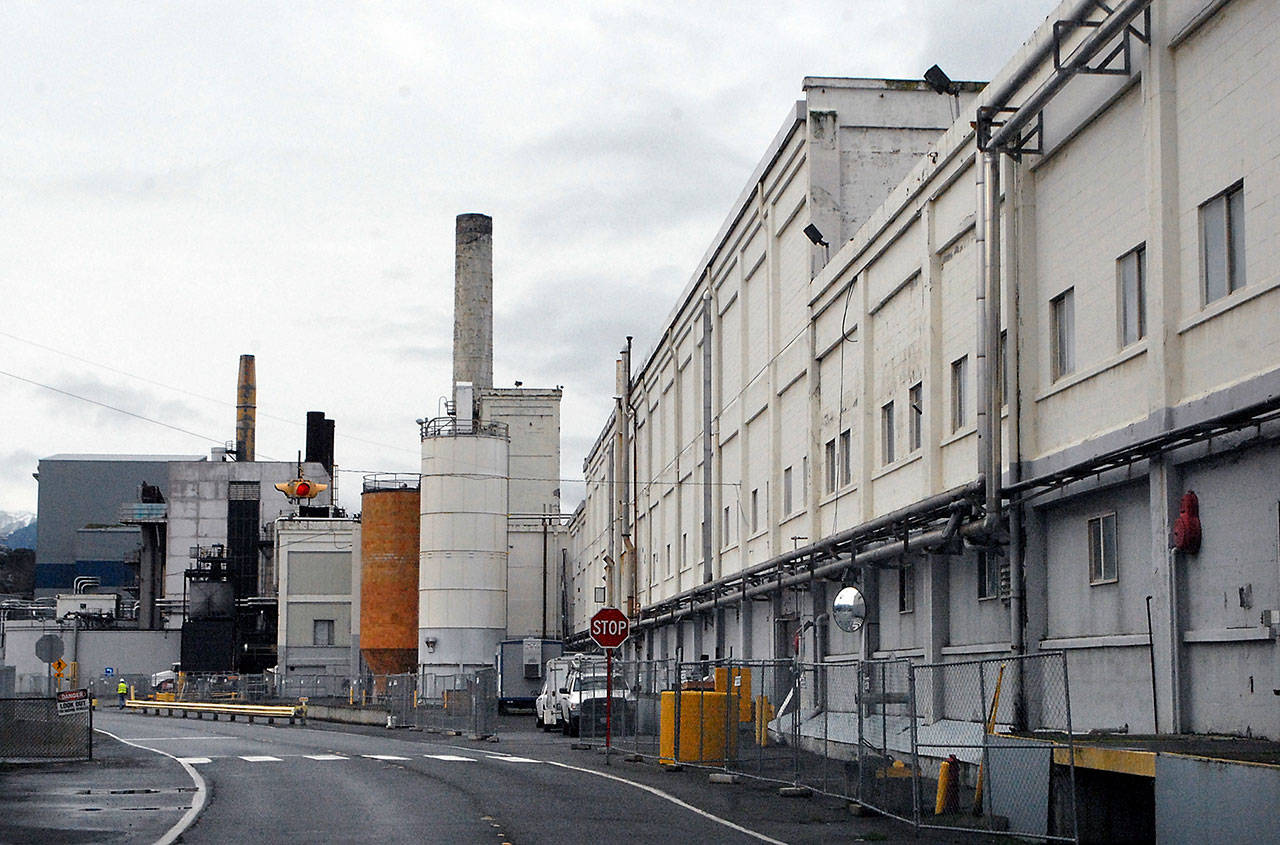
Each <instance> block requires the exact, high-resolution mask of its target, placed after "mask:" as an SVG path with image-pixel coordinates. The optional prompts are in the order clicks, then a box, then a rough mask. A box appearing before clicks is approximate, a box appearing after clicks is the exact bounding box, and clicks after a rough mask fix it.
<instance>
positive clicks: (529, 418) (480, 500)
mask: <svg viewBox="0 0 1280 845" xmlns="http://www.w3.org/2000/svg"><path fill="white" fill-rule="evenodd" d="M456 248H457V255H456V279H455V295H454V344H453V386H452V390H451V395H452V398H451V400H449V402H448V409H449V411H448V414H447V415H446V416H443V417H437V418H434V419H423V420H419V425H420V428H421V435H422V475H421V488H420V489H421V517H422V519H421V531H420V535H419V543H420V557H419V564H418V586H419V594H418V595H419V600H418V666H419V669H420V671H422V672H424V673H428V674H452V673H457V672H460V671H471V670H474V669H478V668H483V667H488V666H493V665H494V657H495V654H496V652H497V649H498V644H499V643H500V642H501V641H502V640H505V639H514V638H525V637H532V638H540V639H547V638H550V639H558V638H559V637H560V635H561V631H560V628H561V624H560V614H559V606H560V602H559V595H558V590H556V589H555V586H554V585H556V584H558V583H559V577H560V568H561V567H560V561H561V558H562V555H563V550H564V548H565V545H566V529H565V527H564V525H563V523H562V521H561V519H560V482H559V480H558V479H559V475H560V397H561V390H560V388H558V387H557V388H553V389H538V388H524V387H520V386H517V387H513V388H495V387H494V386H493V221H492V219H491V218H489V217H488V216H487V215H484V214H462V215H459V216H458V218H457V230H456Z"/></svg>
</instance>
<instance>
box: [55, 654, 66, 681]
mask: <svg viewBox="0 0 1280 845" xmlns="http://www.w3.org/2000/svg"><path fill="white" fill-rule="evenodd" d="M65 671H67V661H65V660H63V659H62V658H61V657H59V658H58V659H57V660H55V661H53V674H55V675H57V676H58V677H59V678H61V677H62V673H63V672H65Z"/></svg>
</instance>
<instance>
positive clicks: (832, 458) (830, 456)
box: [826, 440, 836, 493]
mask: <svg viewBox="0 0 1280 845" xmlns="http://www.w3.org/2000/svg"><path fill="white" fill-rule="evenodd" d="M826 457H827V492H828V493H834V492H836V441H835V440H828V441H827V449H826Z"/></svg>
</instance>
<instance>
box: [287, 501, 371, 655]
mask: <svg viewBox="0 0 1280 845" xmlns="http://www.w3.org/2000/svg"><path fill="white" fill-rule="evenodd" d="M272 492H274V491H272ZM274 535H275V555H274V557H275V561H276V565H277V568H278V569H277V571H278V573H279V578H280V581H279V588H280V591H279V596H278V603H277V608H278V610H277V612H278V617H277V626H278V627H277V639H276V657H277V660H278V664H277V665H278V667H279V671H280V674H281V675H282V676H286V677H287V676H288V675H291V674H303V675H315V674H323V675H338V676H342V677H348V678H351V677H356V676H358V675H359V651H360V640H359V631H360V524H359V523H358V522H355V521H353V520H349V519H315V518H293V519H280V520H277V521H276V522H275V527H274ZM317 619H329V620H333V635H334V636H333V645H330V646H318V645H316V644H315V621H316V620H317Z"/></svg>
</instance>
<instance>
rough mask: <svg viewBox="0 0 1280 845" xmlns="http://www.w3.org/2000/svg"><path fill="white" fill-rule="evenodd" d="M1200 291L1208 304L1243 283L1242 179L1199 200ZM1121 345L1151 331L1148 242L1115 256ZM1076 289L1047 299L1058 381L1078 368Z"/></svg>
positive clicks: (1052, 370)
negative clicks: (1149, 318) (1149, 321)
mask: <svg viewBox="0 0 1280 845" xmlns="http://www.w3.org/2000/svg"><path fill="white" fill-rule="evenodd" d="M1199 225H1200V295H1201V299H1202V301H1203V304H1204V305H1208V304H1209V303H1211V302H1214V301H1216V300H1218V299H1221V298H1222V297H1224V296H1226V295H1227V294H1229V293H1232V292H1233V291H1237V290H1239V289H1240V288H1242V287H1244V285H1245V273H1244V269H1245V260H1244V182H1237V183H1236V184H1234V185H1232V186H1231V187H1230V188H1227V189H1226V190H1225V191H1223V192H1222V193H1220V194H1218V195H1217V196H1215V197H1213V198H1211V199H1209V200H1208V201H1207V202H1205V203H1204V204H1202V205H1201V206H1200V211H1199ZM1116 282H1117V284H1116V288H1117V290H1116V294H1117V297H1118V299H1119V308H1118V309H1117V313H1118V316H1119V327H1118V329H1119V337H1120V345H1121V347H1125V346H1129V345H1130V344H1133V343H1137V342H1138V341H1139V340H1142V338H1144V337H1146V336H1147V245H1146V244H1145V243H1142V244H1138V246H1136V247H1134V248H1133V249H1131V250H1129V251H1128V252H1126V253H1125V254H1124V255H1122V256H1120V257H1119V258H1117V259H1116ZM1075 323H1076V316H1075V289H1074V288H1067V289H1066V290H1064V291H1063V292H1062V293H1060V294H1058V295H1057V296H1055V297H1054V298H1053V299H1051V300H1049V337H1050V340H1051V344H1050V355H1049V358H1050V375H1051V376H1052V378H1053V380H1054V381H1057V380H1058V379H1060V378H1062V377H1063V376H1067V375H1070V374H1071V373H1074V372H1075V370H1076V352H1075V334H1076V326H1075Z"/></svg>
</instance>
